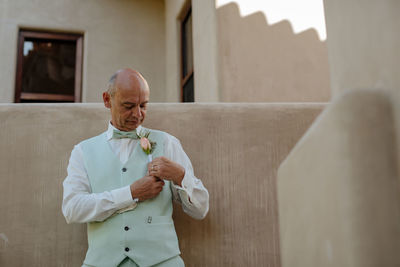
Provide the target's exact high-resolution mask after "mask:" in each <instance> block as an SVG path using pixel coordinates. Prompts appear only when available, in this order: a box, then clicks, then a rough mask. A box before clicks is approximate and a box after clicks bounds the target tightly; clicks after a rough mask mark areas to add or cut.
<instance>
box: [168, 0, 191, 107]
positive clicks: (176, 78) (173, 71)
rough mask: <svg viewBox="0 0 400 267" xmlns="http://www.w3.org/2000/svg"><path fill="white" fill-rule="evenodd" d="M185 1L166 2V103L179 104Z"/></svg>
mask: <svg viewBox="0 0 400 267" xmlns="http://www.w3.org/2000/svg"><path fill="white" fill-rule="evenodd" d="M185 2H186V1H185V0H168V1H165V37H166V39H165V68H166V69H165V75H166V77H165V89H166V90H165V91H166V93H165V94H166V96H165V100H166V102H179V101H180V97H181V91H180V86H181V84H180V77H181V62H180V60H181V59H180V58H181V56H180V25H179V15H180V14H181V11H182V8H183V6H184V4H185Z"/></svg>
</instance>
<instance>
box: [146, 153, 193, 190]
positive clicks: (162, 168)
mask: <svg viewBox="0 0 400 267" xmlns="http://www.w3.org/2000/svg"><path fill="white" fill-rule="evenodd" d="M147 169H148V171H149V175H152V176H155V177H158V178H160V179H164V180H169V181H172V182H174V183H175V184H176V185H179V186H182V180H183V177H184V176H185V169H184V168H183V167H182V166H181V165H179V164H178V163H176V162H173V161H171V160H169V159H167V158H166V157H159V158H155V159H154V160H153V161H152V162H150V163H149V164H148V165H147Z"/></svg>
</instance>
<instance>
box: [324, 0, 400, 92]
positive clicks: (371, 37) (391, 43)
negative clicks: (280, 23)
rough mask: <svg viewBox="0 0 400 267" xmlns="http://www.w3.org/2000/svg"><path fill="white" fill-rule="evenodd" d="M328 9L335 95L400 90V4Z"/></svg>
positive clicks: (342, 2)
mask: <svg viewBox="0 0 400 267" xmlns="http://www.w3.org/2000/svg"><path fill="white" fill-rule="evenodd" d="M324 6H325V16H326V26H327V32H328V47H329V62H330V71H331V86H332V94H333V95H337V94H339V93H340V92H341V91H343V90H346V89H352V88H387V89H393V88H397V89H400V75H399V74H400V73H399V69H400V63H399V62H400V52H399V51H400V50H399V47H400V34H399V28H400V16H399V14H398V13H399V10H400V2H399V1H397V0H383V1H375V0H350V1H349V0H336V1H324ZM361 7H362V8H361Z"/></svg>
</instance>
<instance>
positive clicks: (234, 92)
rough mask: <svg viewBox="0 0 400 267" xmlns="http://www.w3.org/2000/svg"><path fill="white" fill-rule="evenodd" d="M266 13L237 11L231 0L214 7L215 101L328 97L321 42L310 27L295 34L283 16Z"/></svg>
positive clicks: (325, 58) (324, 50)
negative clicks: (271, 19) (277, 18)
mask: <svg viewBox="0 0 400 267" xmlns="http://www.w3.org/2000/svg"><path fill="white" fill-rule="evenodd" d="M267 18H268V14H264V13H262V12H257V13H253V14H250V15H247V16H244V17H242V16H241V15H240V12H239V8H238V5H237V4H236V3H230V4H227V5H223V6H221V7H219V8H218V9H217V25H218V26H217V27H218V29H217V31H218V71H219V83H220V84H219V85H220V90H221V92H220V101H222V102H243V101H246V102H321V101H323V102H326V101H329V99H330V84H329V83H330V81H329V64H328V50H327V47H326V42H321V41H320V40H319V38H318V35H317V32H316V31H315V30H313V29H310V30H307V31H304V32H302V33H299V34H295V33H294V32H293V29H292V26H291V24H290V22H289V21H287V20H284V21H281V22H279V23H275V24H272V25H270V23H269V22H268V20H267Z"/></svg>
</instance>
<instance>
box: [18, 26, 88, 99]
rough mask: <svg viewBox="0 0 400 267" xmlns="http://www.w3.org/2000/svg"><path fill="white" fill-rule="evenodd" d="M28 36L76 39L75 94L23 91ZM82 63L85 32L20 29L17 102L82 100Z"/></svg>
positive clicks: (63, 39) (60, 39)
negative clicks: (25, 47)
mask: <svg viewBox="0 0 400 267" xmlns="http://www.w3.org/2000/svg"><path fill="white" fill-rule="evenodd" d="M26 38H34V39H38V40H40V39H41V40H57V41H75V42H76V56H75V84H74V87H75V88H74V95H73V96H72V95H62V94H41V93H27V92H22V70H23V59H24V58H23V57H24V55H23V51H24V42H25V39H26ZM82 64H83V34H76V33H62V32H51V31H38V30H29V29H20V30H19V34H18V47H17V71H16V78H15V97H14V101H15V103H20V102H21V100H28V101H45V102H81V99H82V98H81V94H82Z"/></svg>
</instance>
